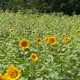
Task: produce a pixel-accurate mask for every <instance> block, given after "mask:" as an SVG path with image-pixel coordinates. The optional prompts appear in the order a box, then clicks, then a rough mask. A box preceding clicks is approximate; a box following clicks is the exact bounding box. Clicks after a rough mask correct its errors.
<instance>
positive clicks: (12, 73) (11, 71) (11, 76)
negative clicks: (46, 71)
mask: <svg viewBox="0 0 80 80" xmlns="http://www.w3.org/2000/svg"><path fill="white" fill-rule="evenodd" d="M5 76H6V77H7V79H8V80H17V79H19V78H20V76H21V71H20V70H19V69H18V68H17V67H15V66H10V67H9V68H8V69H7V70H6V73H5Z"/></svg>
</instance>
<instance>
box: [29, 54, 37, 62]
mask: <svg viewBox="0 0 80 80" xmlns="http://www.w3.org/2000/svg"><path fill="white" fill-rule="evenodd" d="M30 57H31V59H32V60H33V61H37V60H38V56H37V55H36V54H35V53H32V54H31V56H30Z"/></svg>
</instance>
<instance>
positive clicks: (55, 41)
mask: <svg viewBox="0 0 80 80" xmlns="http://www.w3.org/2000/svg"><path fill="white" fill-rule="evenodd" d="M48 43H49V44H51V45H55V44H56V43H57V40H56V38H55V37H54V36H51V37H48Z"/></svg>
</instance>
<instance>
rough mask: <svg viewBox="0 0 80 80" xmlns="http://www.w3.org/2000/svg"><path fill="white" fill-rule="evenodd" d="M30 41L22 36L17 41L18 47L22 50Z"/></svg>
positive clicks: (27, 46)
mask: <svg viewBox="0 0 80 80" xmlns="http://www.w3.org/2000/svg"><path fill="white" fill-rule="evenodd" d="M29 46H30V43H29V41H28V40H27V39H25V38H23V39H21V40H20V42H19V47H21V48H22V49H23V50H24V49H27V48H29Z"/></svg>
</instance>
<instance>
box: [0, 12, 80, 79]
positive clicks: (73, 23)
mask: <svg viewBox="0 0 80 80" xmlns="http://www.w3.org/2000/svg"><path fill="white" fill-rule="evenodd" d="M50 36H54V37H55V38H56V40H57V43H56V44H55V45H51V44H49V43H47V42H46V41H45V38H46V37H50ZM66 37H67V38H70V40H69V41H68V42H67V41H65V40H64V39H65V38H66ZM23 38H25V39H27V40H28V41H29V42H30V46H29V48H27V49H25V50H23V49H22V48H21V47H19V42H20V40H21V39H23ZM38 38H40V39H41V40H42V42H41V43H40V44H38V43H37V42H36V40H37V39H38ZM0 45H1V46H0V72H1V73H2V74H3V75H4V73H5V71H6V69H7V68H8V67H9V66H10V65H14V66H16V67H18V68H19V69H20V70H21V74H22V75H21V77H20V80H58V79H59V80H68V79H70V80H79V79H80V15H73V16H68V15H62V14H60V13H59V14H58V15H55V14H54V13H53V14H41V15H40V16H39V17H36V14H21V13H19V12H18V13H16V14H15V13H8V12H5V13H0ZM52 52H55V54H54V53H53V54H52ZM32 53H35V54H36V55H37V57H38V58H37V59H36V61H33V59H31V57H30V56H31V54H32Z"/></svg>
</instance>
